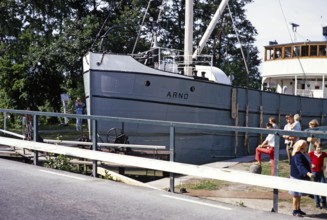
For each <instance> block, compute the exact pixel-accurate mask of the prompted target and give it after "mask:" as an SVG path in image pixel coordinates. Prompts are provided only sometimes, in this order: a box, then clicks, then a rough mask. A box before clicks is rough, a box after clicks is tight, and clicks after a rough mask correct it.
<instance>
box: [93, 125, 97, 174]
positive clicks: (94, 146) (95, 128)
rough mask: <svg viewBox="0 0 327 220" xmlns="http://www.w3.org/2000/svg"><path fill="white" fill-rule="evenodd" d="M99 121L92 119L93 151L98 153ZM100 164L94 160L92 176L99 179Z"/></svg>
mask: <svg viewBox="0 0 327 220" xmlns="http://www.w3.org/2000/svg"><path fill="white" fill-rule="evenodd" d="M97 130H98V121H97V120H96V119H92V143H93V144H92V150H93V151H96V150H97V145H98V137H97V133H98V131H97ZM97 163H98V162H97V161H96V160H93V162H92V176H93V177H95V178H96V177H97V176H98V164H97Z"/></svg>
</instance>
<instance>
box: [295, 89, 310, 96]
mask: <svg viewBox="0 0 327 220" xmlns="http://www.w3.org/2000/svg"><path fill="white" fill-rule="evenodd" d="M296 92H297V93H296V94H297V95H299V96H305V97H313V91H312V90H309V89H297V91H296Z"/></svg>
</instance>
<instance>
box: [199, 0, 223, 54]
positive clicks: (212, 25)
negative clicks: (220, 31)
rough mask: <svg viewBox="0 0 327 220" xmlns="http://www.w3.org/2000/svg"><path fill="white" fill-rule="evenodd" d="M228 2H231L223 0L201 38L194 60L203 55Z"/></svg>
mask: <svg viewBox="0 0 327 220" xmlns="http://www.w3.org/2000/svg"><path fill="white" fill-rule="evenodd" d="M228 2H229V0H222V1H221V3H220V5H219V7H218V9H217V11H216V13H215V15H214V16H213V18H212V20H211V22H210V24H209V26H208V27H207V30H206V31H205V33H204V34H203V37H202V38H201V40H200V43H199V45H198V47H197V49H196V50H195V51H194V53H193V58H197V56H198V55H200V54H201V52H202V50H203V48H204V47H205V45H206V43H207V41H208V39H209V37H210V35H211V34H212V32H213V30H214V29H215V26H216V24H217V22H218V20H219V19H220V17H221V15H222V13H223V11H224V10H225V8H226V6H227V4H228Z"/></svg>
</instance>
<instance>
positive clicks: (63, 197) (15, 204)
mask: <svg viewBox="0 0 327 220" xmlns="http://www.w3.org/2000/svg"><path fill="white" fill-rule="evenodd" d="M0 219H1V220H2V219H3V220H7V219H10V220H14V219H24V220H43V219H46V220H52V219H56V220H58V219H60V220H63V219H78V220H82V219H106V220H108V219H110V220H113V219H151V220H152V219H185V220H192V219H242V220H243V219H265V220H269V219H273V220H275V219H294V217H292V216H287V215H282V214H277V213H270V212H263V211H257V210H253V209H248V208H243V207H238V206H233V205H228V204H224V203H218V202H214V201H208V200H203V199H198V198H191V197H188V196H185V195H181V194H172V193H168V192H164V191H159V190H154V189H149V188H142V187H134V186H129V185H125V184H123V183H118V182H113V181H108V180H102V179H96V178H92V177H88V176H83V175H77V174H72V173H67V172H62V171H57V170H52V169H46V168H43V167H37V166H33V165H29V164H24V163H20V162H15V161H10V160H5V159H0Z"/></svg>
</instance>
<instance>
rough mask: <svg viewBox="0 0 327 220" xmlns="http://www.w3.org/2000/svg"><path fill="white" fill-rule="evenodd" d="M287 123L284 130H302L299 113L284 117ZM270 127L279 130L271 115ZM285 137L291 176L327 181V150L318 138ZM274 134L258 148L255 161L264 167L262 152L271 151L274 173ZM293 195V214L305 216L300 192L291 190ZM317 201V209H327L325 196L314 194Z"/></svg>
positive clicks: (314, 120) (267, 126) (313, 122)
mask: <svg viewBox="0 0 327 220" xmlns="http://www.w3.org/2000/svg"><path fill="white" fill-rule="evenodd" d="M285 120H286V125H285V126H284V130H292V131H301V123H300V115H298V114H296V115H294V116H292V115H286V116H285ZM318 126H319V123H318V121H317V120H316V119H313V120H311V121H310V122H309V128H314V127H318ZM266 128H267V129H278V126H277V124H276V119H275V118H274V117H270V118H269V122H268V123H267V124H266ZM283 138H284V140H285V146H286V153H287V158H288V161H289V164H290V178H291V179H300V180H313V181H315V182H322V183H326V179H325V176H324V169H325V166H324V159H325V158H327V153H326V152H324V151H323V145H322V143H321V142H320V140H319V139H317V138H314V137H309V138H307V140H300V139H299V138H298V137H295V136H288V135H284V136H283ZM274 146H275V137H274V134H269V135H267V137H266V139H265V140H264V141H263V142H262V144H260V145H259V146H258V147H257V148H256V154H255V160H256V161H257V162H256V164H257V165H259V166H261V163H262V162H261V154H268V155H269V157H270V163H271V174H272V175H274ZM289 193H290V194H291V195H292V196H293V202H292V204H293V213H292V214H293V216H297V217H302V216H303V215H305V214H306V213H305V212H303V211H302V210H301V208H300V203H301V196H302V195H304V194H303V193H300V192H289ZM314 201H315V204H316V207H317V208H320V209H322V208H325V209H327V205H326V197H324V196H319V195H314Z"/></svg>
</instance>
